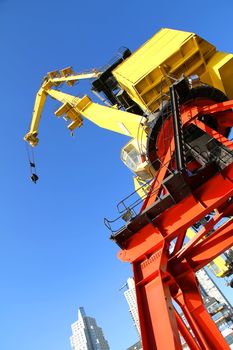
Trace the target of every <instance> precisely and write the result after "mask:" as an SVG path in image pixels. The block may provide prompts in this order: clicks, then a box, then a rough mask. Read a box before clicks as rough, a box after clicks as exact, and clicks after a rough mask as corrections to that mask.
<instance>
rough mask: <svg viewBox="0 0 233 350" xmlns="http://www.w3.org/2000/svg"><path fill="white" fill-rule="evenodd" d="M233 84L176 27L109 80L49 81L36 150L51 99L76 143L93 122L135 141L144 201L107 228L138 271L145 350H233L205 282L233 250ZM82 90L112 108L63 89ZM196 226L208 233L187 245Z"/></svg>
mask: <svg viewBox="0 0 233 350" xmlns="http://www.w3.org/2000/svg"><path fill="white" fill-rule="evenodd" d="M232 78H233V55H232V54H229V53H224V52H219V51H217V50H216V48H215V47H214V46H213V45H212V44H210V43H209V42H207V41H206V40H204V39H202V38H201V37H199V36H198V35H196V34H194V33H189V32H183V31H177V30H171V29H167V28H164V29H161V30H160V31H159V32H158V33H156V34H155V35H154V36H153V37H152V38H151V39H150V40H148V41H147V42H146V43H145V44H144V45H143V46H141V47H140V48H139V49H138V50H136V51H135V52H134V53H131V52H130V51H129V50H128V49H126V48H123V49H122V50H121V52H120V53H119V54H118V55H117V57H116V58H115V59H114V60H113V61H111V62H110V63H109V64H108V65H106V66H104V67H102V68H101V69H98V70H97V69H94V70H92V71H89V72H86V73H85V72H84V73H74V72H73V70H72V68H71V67H68V68H65V69H63V70H61V71H54V72H50V73H48V74H47V76H46V77H45V78H44V80H43V82H42V85H41V87H40V89H39V91H38V93H37V95H36V99H35V105H34V111H33V114H32V121H31V126H30V130H29V132H28V133H27V134H26V135H25V140H26V141H27V142H29V144H30V145H32V146H33V147H35V146H36V145H37V144H38V133H39V131H38V127H39V122H40V118H41V113H42V109H43V106H44V103H45V100H46V97H47V96H51V97H52V98H53V99H55V100H58V101H60V102H61V107H59V108H58V110H57V111H56V112H55V115H56V116H57V117H61V116H64V118H65V119H66V120H68V122H69V125H68V129H69V130H70V131H71V132H73V131H74V130H75V129H76V128H78V127H81V126H82V125H83V122H84V119H83V118H87V119H89V120H90V121H92V122H93V123H95V124H97V125H99V126H100V127H103V128H105V129H108V130H111V131H114V132H118V133H121V134H124V135H127V136H129V138H130V141H129V142H128V143H127V144H126V145H125V146H124V147H123V149H122V150H121V159H122V161H123V162H124V164H125V165H126V166H127V167H128V168H129V169H130V170H131V171H132V172H133V173H134V185H135V192H133V193H132V194H131V195H129V196H127V197H126V198H125V199H124V200H122V201H121V202H120V203H119V204H118V206H117V209H118V212H119V215H118V217H117V218H116V219H114V220H109V219H105V224H106V225H107V227H108V228H109V229H110V230H111V239H112V240H113V241H114V242H115V243H116V244H117V245H118V246H119V247H120V251H119V254H118V257H119V258H120V259H121V260H122V261H125V262H130V263H131V264H132V268H133V273H134V279H135V288H136V296H137V304H138V311H139V320H140V328H141V336H142V343H143V349H144V350H152V349H158V350H164V349H171V350H173V349H174V350H178V349H181V341H180V335H181V336H182V337H183V338H184V339H185V340H186V342H187V344H188V346H189V347H190V349H192V350H193V349H194V350H197V349H201V350H204V349H213V350H219V349H229V347H228V345H227V344H226V342H225V340H224V338H223V337H222V335H221V333H220V332H219V331H218V329H217V327H216V325H215V324H214V322H213V321H212V319H211V317H210V315H209V314H208V312H207V311H206V309H205V307H204V305H203V301H202V298H201V295H200V291H199V287H198V283H197V280H196V277H195V271H198V270H199V269H200V268H202V267H203V266H205V265H207V264H209V263H210V262H212V261H213V260H215V261H216V258H217V257H218V256H219V255H220V254H221V253H223V252H225V251H227V252H229V251H232V248H231V247H232V246H233V238H232V230H233V222H232V220H231V216H232V214H233V143H232V141H231V140H229V133H230V129H231V127H232V126H233V111H232V109H233V101H232V99H233V86H232V83H231V81H232ZM82 79H91V84H92V88H91V90H92V91H93V92H94V93H95V94H96V95H97V96H98V97H99V98H100V99H101V102H102V103H101V104H98V103H96V102H93V101H92V100H91V98H90V97H89V96H88V95H84V96H82V97H78V96H73V95H70V94H68V93H65V92H63V91H61V90H60V87H61V86H62V83H67V84H68V85H70V86H73V85H74V84H75V83H76V82H78V81H80V80H82ZM58 88H59V90H58ZM135 194H136V195H139V196H137V199H136V200H135V199H134V198H135ZM190 227H195V229H196V231H195V234H194V235H192V237H191V239H190V241H189V242H188V243H187V241H186V237H187V232H189V231H188V230H189V228H190ZM171 247H172V248H171ZM228 255H229V257H230V254H228ZM232 272H233V270H232V263H230V264H228V274H229V275H231V274H232ZM175 305H178V306H179V307H180V308H181V310H182V312H183V314H184V316H185V318H186V322H187V323H188V327H187V324H186V322H184V321H183V320H182V318H181V317H180V315H179V313H178V312H177V307H175ZM161 325H162V327H161Z"/></svg>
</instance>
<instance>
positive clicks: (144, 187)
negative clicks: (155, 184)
mask: <svg viewBox="0 0 233 350" xmlns="http://www.w3.org/2000/svg"><path fill="white" fill-rule="evenodd" d="M133 182H134V188H135V191H136V192H137V194H138V195H139V196H140V197H141V198H142V199H145V198H146V196H147V195H148V193H149V190H150V188H151V186H150V185H149V184H148V183H147V182H146V181H143V180H142V179H141V178H140V177H139V176H134V177H133Z"/></svg>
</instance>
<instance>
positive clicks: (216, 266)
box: [186, 228, 233, 278]
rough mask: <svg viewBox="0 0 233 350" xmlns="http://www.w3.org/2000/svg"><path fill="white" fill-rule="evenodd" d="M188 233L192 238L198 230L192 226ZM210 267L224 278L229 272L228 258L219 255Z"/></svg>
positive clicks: (218, 275) (216, 274)
mask: <svg viewBox="0 0 233 350" xmlns="http://www.w3.org/2000/svg"><path fill="white" fill-rule="evenodd" d="M186 235H187V237H188V238H189V239H192V238H193V237H195V235H196V232H195V231H194V230H193V229H192V228H189V229H188V230H187V232H186ZM231 249H233V248H231ZM208 267H209V269H210V270H211V271H212V272H213V273H214V274H215V276H217V277H221V278H222V277H225V276H227V275H228V273H229V266H228V265H227V264H226V260H225V259H224V258H223V257H222V256H221V255H220V256H217V257H216V258H215V259H214V260H213V261H211V262H210V263H209V264H208Z"/></svg>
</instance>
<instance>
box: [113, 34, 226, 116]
mask: <svg viewBox="0 0 233 350" xmlns="http://www.w3.org/2000/svg"><path fill="white" fill-rule="evenodd" d="M232 57H233V55H231V54H225V53H220V52H217V51H216V48H215V47H214V46H213V45H212V44H210V43H209V42H207V41H205V40H204V39H202V38H201V37H199V36H198V35H196V34H194V33H189V32H183V31H178V30H172V29H166V28H165V29H161V30H160V31H159V32H158V33H157V34H155V35H154V36H153V37H152V38H151V39H150V40H148V41H147V42H146V43H145V44H144V45H142V46H141V47H140V48H139V49H138V50H137V51H135V52H134V53H133V54H132V55H131V56H130V57H129V58H128V59H127V60H126V61H124V62H123V63H121V64H120V65H119V66H118V67H116V68H115V69H114V71H113V75H114V76H115V78H116V79H117V81H118V83H119V84H120V86H121V87H122V88H123V89H124V90H126V91H127V93H128V94H129V95H130V97H131V98H132V99H133V100H134V101H135V102H136V103H137V104H139V105H140V107H141V108H142V109H143V110H149V111H151V112H154V111H156V110H157V109H158V108H159V106H160V104H161V101H162V98H164V95H165V94H167V93H168V90H169V86H170V85H171V84H172V82H173V81H174V78H175V79H178V78H180V77H181V75H182V74H185V75H186V76H190V75H193V74H196V75H198V76H199V77H200V79H201V81H202V82H204V83H206V84H210V85H212V86H214V87H216V88H219V89H220V90H222V91H223V92H224V93H226V94H227V95H229V97H231V96H232V94H233V88H232V84H231V81H232V74H233V67H232Z"/></svg>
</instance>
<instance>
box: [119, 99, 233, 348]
mask: <svg viewBox="0 0 233 350" xmlns="http://www.w3.org/2000/svg"><path fill="white" fill-rule="evenodd" d="M205 103H206V101H205ZM231 108H233V101H227V102H222V103H217V104H216V103H214V104H213V101H208V103H206V105H203V101H202V102H199V105H192V104H189V105H186V106H181V119H182V122H183V125H184V126H185V125H188V124H190V123H194V124H195V125H196V126H198V127H199V128H200V129H202V130H203V131H205V132H206V133H208V134H209V135H211V136H212V137H214V138H215V139H216V140H218V141H219V142H221V143H222V144H224V145H225V146H227V147H228V148H229V149H231V150H233V143H232V142H231V141H229V140H228V139H227V138H226V137H224V136H223V135H222V134H221V132H223V130H224V133H225V131H226V127H230V126H233V113H232V112H231V111H230V110H229V109H231ZM207 113H208V114H211V115H213V117H214V118H218V131H216V130H212V129H211V128H210V127H209V126H207V125H205V124H204V123H203V122H202V121H200V120H199V119H198V117H200V116H201V115H202V114H207ZM170 143H171V144H172V147H171V148H172V152H169V151H168V149H170V147H169V146H167V152H166V154H164V158H163V161H164V162H166V167H167V164H168V163H169V160H170V161H171V157H172V153H173V151H174V141H173V139H171V140H170ZM166 167H165V166H164V167H163V168H161V169H160V171H159V172H158V174H157V177H156V179H155V181H154V183H153V185H152V190H151V192H150V193H149V195H148V197H147V199H146V200H145V202H144V204H143V207H142V211H143V210H145V209H147V208H149V207H150V206H151V205H152V204H153V203H154V201H155V200H156V198H157V196H158V194H159V193H160V191H161V188H162V187H161V186H162V185H160V186H158V181H160V182H162V180H163V179H164V177H165V174H166ZM232 197H233V163H231V164H230V165H228V166H227V167H225V168H224V169H222V170H221V171H219V172H217V173H216V174H215V175H214V176H212V177H211V178H209V179H208V180H207V181H206V182H205V183H204V184H203V183H202V184H200V185H199V186H198V184H197V186H196V187H195V189H194V190H193V191H192V193H190V194H189V195H187V196H186V197H185V198H184V199H183V200H181V201H180V202H178V203H176V204H174V205H173V206H172V207H170V208H168V209H166V210H165V211H164V212H162V213H161V214H160V215H158V216H157V217H156V218H155V219H154V220H153V222H151V223H148V224H147V225H146V226H144V227H143V228H141V229H140V230H139V231H138V232H136V233H135V234H133V235H132V236H131V237H130V238H128V239H127V241H126V248H125V249H123V250H121V251H120V252H119V254H118V256H119V258H120V259H121V260H122V261H128V262H131V264H132V267H133V272H134V278H135V287H136V296H137V304H138V312H139V320H140V327H141V337H142V344H143V350H157V349H158V350H180V349H182V346H181V341H180V336H179V334H181V335H182V336H183V338H184V339H185V340H186V342H187V344H188V345H189V347H190V349H191V350H198V349H199V350H220V349H222V350H225V349H229V346H228V345H227V343H226V342H225V340H224V338H223V336H222V335H221V333H220V332H219V330H218V328H217V327H216V325H215V323H214V321H212V319H211V317H210V315H209V314H208V312H207V311H206V309H205V307H204V304H203V301H202V297H201V294H200V290H199V287H198V282H197V279H196V277H195V271H197V270H199V269H200V268H202V267H203V266H205V265H206V264H208V263H209V262H210V261H211V260H213V259H214V258H215V257H216V256H218V255H220V254H221V253H222V252H224V251H225V250H226V249H227V248H229V247H231V246H233V235H232V233H233V221H232V220H230V221H228V222H226V223H225V224H223V225H221V226H219V228H218V229H216V230H215V231H214V233H212V234H210V235H207V233H208V232H209V231H210V229H211V228H213V226H214V225H216V223H218V222H220V220H221V219H222V218H223V217H225V216H227V215H229V213H232V212H233V204H232ZM214 210H215V212H216V214H215V216H214V217H213V218H212V219H211V220H210V221H209V222H208V223H206V225H205V226H204V227H203V228H202V230H200V232H199V233H198V234H197V235H196V236H195V237H194V238H193V239H192V240H191V241H190V242H189V243H188V244H186V245H184V238H185V232H186V230H187V229H188V228H189V227H190V226H192V225H193V224H194V223H196V222H197V221H199V220H200V219H202V218H204V217H205V216H206V215H207V214H209V213H210V212H212V211H214ZM174 239H177V240H176V243H175V247H174V250H173V252H170V244H171V241H172V240H174ZM174 302H176V303H177V304H178V305H179V307H180V308H181V309H182V311H183V313H184V315H185V317H186V320H187V322H188V327H187V326H186V325H185V324H184V322H183V321H182V319H181V317H180V316H179V314H178V313H177V310H176V309H175V307H174Z"/></svg>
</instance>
